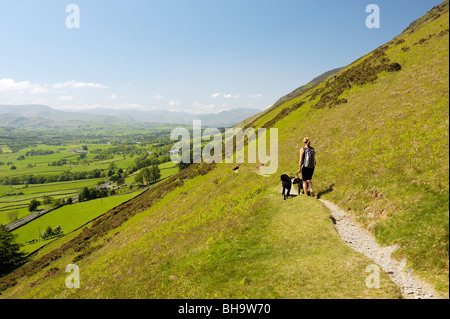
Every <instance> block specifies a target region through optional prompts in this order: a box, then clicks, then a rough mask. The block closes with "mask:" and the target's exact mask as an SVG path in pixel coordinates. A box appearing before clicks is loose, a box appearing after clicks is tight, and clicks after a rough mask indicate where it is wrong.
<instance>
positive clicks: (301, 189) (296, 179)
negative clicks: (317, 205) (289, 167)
mask: <svg viewBox="0 0 450 319" xmlns="http://www.w3.org/2000/svg"><path fill="white" fill-rule="evenodd" d="M292 184H298V194H299V195H300V193H301V192H302V191H303V180H302V179H301V178H299V177H296V178H294V180H293V181H292ZM304 193H305V191H303V194H304Z"/></svg>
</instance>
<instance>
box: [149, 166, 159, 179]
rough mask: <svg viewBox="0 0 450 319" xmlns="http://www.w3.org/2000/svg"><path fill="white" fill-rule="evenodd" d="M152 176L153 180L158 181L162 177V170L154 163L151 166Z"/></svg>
mask: <svg viewBox="0 0 450 319" xmlns="http://www.w3.org/2000/svg"><path fill="white" fill-rule="evenodd" d="M150 178H151V180H152V182H154V183H156V182H157V181H158V180H159V179H160V178H161V170H160V169H159V167H158V165H153V166H152V167H151V168H150Z"/></svg>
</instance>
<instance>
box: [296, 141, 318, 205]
mask: <svg viewBox="0 0 450 319" xmlns="http://www.w3.org/2000/svg"><path fill="white" fill-rule="evenodd" d="M303 144H304V147H303V148H301V149H300V161H299V169H298V173H297V174H299V173H301V174H302V180H303V191H304V192H305V195H308V187H309V191H310V193H309V194H310V196H312V197H314V191H313V186H312V177H313V175H314V168H315V166H316V159H315V151H314V148H313V147H311V140H310V138H309V137H305V138H304V139H303Z"/></svg>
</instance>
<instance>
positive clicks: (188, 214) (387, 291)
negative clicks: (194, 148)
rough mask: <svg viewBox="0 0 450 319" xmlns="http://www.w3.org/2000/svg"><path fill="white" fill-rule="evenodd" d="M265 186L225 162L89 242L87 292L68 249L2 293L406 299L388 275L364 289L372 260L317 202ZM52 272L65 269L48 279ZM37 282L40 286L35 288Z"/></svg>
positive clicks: (81, 263) (250, 171) (85, 270)
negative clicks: (71, 285)
mask: <svg viewBox="0 0 450 319" xmlns="http://www.w3.org/2000/svg"><path fill="white" fill-rule="evenodd" d="M244 181H245V183H244ZM267 181H268V180H267V179H264V178H263V177H261V176H258V175H257V174H255V172H253V169H252V168H248V167H247V168H243V169H242V171H241V172H240V173H239V174H235V173H234V172H233V171H232V167H231V166H230V165H223V166H220V167H218V168H217V169H215V170H214V171H212V172H210V173H209V174H208V175H205V176H199V177H196V178H194V179H192V180H189V181H187V182H185V183H184V186H182V187H180V188H178V189H176V190H174V191H173V192H171V193H169V194H167V195H166V196H165V197H164V198H162V199H161V200H160V201H159V202H157V203H156V204H155V205H153V206H152V207H151V208H150V209H148V210H146V211H144V212H142V213H140V214H137V215H135V216H134V217H132V218H131V219H129V220H128V221H127V222H125V223H124V224H123V225H121V226H120V227H118V228H116V229H113V230H111V231H110V232H109V233H108V234H107V235H106V236H103V237H101V238H98V239H94V240H92V241H90V242H89V247H92V248H95V250H94V252H93V253H92V254H90V255H88V256H87V257H85V258H83V259H82V260H80V261H77V262H76V263H77V265H79V267H80V271H81V273H82V276H83V277H82V278H83V279H82V283H81V288H80V289H78V290H76V291H69V290H68V289H65V288H64V285H63V283H64V280H65V279H64V278H65V276H66V274H65V273H64V269H65V266H66V265H67V264H69V263H71V262H72V261H73V259H74V258H75V257H76V256H77V254H78V252H76V251H73V250H69V251H66V252H65V253H64V255H63V256H62V257H61V258H59V259H58V260H57V261H55V262H53V263H52V264H51V265H49V266H48V268H46V269H44V270H43V271H41V272H40V273H39V274H36V275H34V276H32V277H30V278H29V279H27V280H26V281H20V282H19V284H18V285H17V286H16V287H15V288H13V289H12V290H9V291H6V292H4V293H3V296H5V297H8V296H10V295H9V294H10V293H14V296H15V297H22V298H23V297H33V298H48V297H52V298H55V297H56V298H98V297H100V298H398V297H399V291H398V288H396V287H395V285H394V284H393V283H392V282H391V281H390V280H389V279H388V277H387V276H386V275H385V274H382V278H381V288H380V289H369V288H367V287H366V286H365V280H366V277H367V276H368V273H366V272H365V269H366V267H367V266H368V265H370V264H372V262H371V261H370V260H368V259H366V258H365V257H364V256H362V255H360V254H357V253H355V252H353V251H352V250H351V249H350V248H348V247H347V246H346V245H345V244H344V243H343V242H342V241H341V240H340V239H339V236H338V235H337V234H336V232H335V230H334V225H333V223H332V221H331V219H330V218H329V216H330V213H329V211H328V210H327V209H326V208H325V207H324V206H323V205H322V204H321V203H320V202H318V201H316V200H314V199H311V198H306V197H297V198H291V199H290V200H288V201H283V200H282V197H281V195H280V194H279V193H278V187H276V188H269V189H266V187H267ZM206 185H208V186H209V187H205V186H206ZM264 189H266V190H264ZM142 196H145V194H144V195H142ZM142 196H141V197H142ZM141 200H144V201H145V197H143V198H141ZM186 203H190V204H189V209H186ZM63 228H64V227H63ZM96 247H99V248H98V249H97V248H96ZM41 255H42V254H41ZM50 268H57V269H59V270H58V271H56V272H55V273H53V274H52V275H50V276H49V275H47V269H50ZM44 279H45V280H44ZM31 282H37V283H39V284H38V285H33V287H30V286H29V283H31Z"/></svg>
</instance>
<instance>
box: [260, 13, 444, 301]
mask: <svg viewBox="0 0 450 319" xmlns="http://www.w3.org/2000/svg"><path fill="white" fill-rule="evenodd" d="M447 10H448V7H447ZM448 26H449V21H448V11H447V12H446V13H444V14H441V16H440V17H439V18H437V19H434V20H433V19H430V20H428V21H426V22H425V23H424V25H422V26H421V27H419V28H417V29H416V31H415V32H414V33H412V34H408V33H407V34H402V35H400V36H399V37H397V39H404V40H405V42H403V43H401V44H395V43H396V41H397V40H395V41H392V42H391V43H389V44H388V45H389V48H388V49H387V51H386V55H387V57H388V58H389V59H390V60H391V61H393V62H399V63H400V64H401V66H402V70H401V71H399V72H394V73H388V72H383V73H381V74H379V78H378V80H376V82H375V83H374V84H364V85H362V86H354V87H352V88H351V89H348V90H346V91H345V92H344V93H343V95H341V98H346V99H347V100H348V103H345V104H341V105H338V106H334V107H332V108H331V109H329V108H327V109H320V110H317V109H315V108H314V106H315V103H317V101H318V99H319V97H318V98H316V99H315V100H312V101H309V99H308V94H306V95H304V96H300V97H298V98H296V99H293V100H291V101H289V102H287V103H285V104H283V105H281V106H280V107H279V108H277V109H275V110H274V111H272V112H270V113H268V114H266V115H265V116H264V117H262V118H260V119H259V120H258V121H257V122H256V123H254V126H256V127H260V126H264V124H265V123H268V122H269V121H270V120H271V119H272V118H274V117H275V116H277V114H279V112H280V111H281V110H282V109H284V108H286V107H291V106H292V105H294V104H295V103H298V102H300V101H304V102H305V104H304V105H303V106H302V107H301V108H299V109H297V110H295V111H293V112H291V113H290V114H289V115H288V116H286V117H285V118H283V119H281V120H280V121H278V122H277V123H276V124H275V127H277V128H279V140H280V145H279V154H280V157H279V172H286V173H291V174H294V173H295V172H296V171H297V169H298V167H297V165H298V164H297V162H298V152H299V148H300V144H301V139H302V138H303V137H305V136H309V137H311V138H312V143H313V146H314V147H315V149H316V152H317V163H318V166H317V168H316V173H315V176H314V182H315V188H316V192H317V193H319V194H320V193H322V194H323V197H324V198H327V199H329V200H332V201H334V202H335V203H337V204H339V205H340V206H342V207H343V208H345V209H346V210H349V211H351V212H352V213H353V214H354V215H355V216H356V217H357V219H358V220H359V221H360V222H361V223H362V224H363V225H365V226H366V227H368V228H369V229H370V230H372V231H373V232H374V234H375V235H376V238H377V240H378V241H379V242H381V243H383V244H385V245H393V244H398V245H400V246H401V247H402V248H401V249H400V251H399V254H398V257H399V258H400V257H401V256H403V257H407V259H408V262H409V263H410V265H409V266H411V267H413V268H414V269H415V270H416V271H417V272H419V273H421V274H423V275H424V277H425V278H427V279H428V280H430V281H431V282H432V283H433V284H434V285H435V286H436V287H437V288H438V290H439V291H441V292H442V293H443V294H444V295H447V296H448V271H449V264H448V260H449V257H448V231H449V230H448V229H449V222H448V220H449V219H448V195H449V187H448V186H449V183H448V176H449V165H448V157H449V148H448V140H449V136H448V128H449V121H448V118H449V109H448V103H449V97H448V92H449V84H448V78H449V74H448V70H449V62H448V57H449V51H448ZM445 30H447V31H445ZM441 32H442V33H441ZM439 34H442V35H441V36H439ZM430 36H431V37H430ZM424 38H426V39H427V41H426V42H425V43H423V44H419V43H418V42H419V40H420V39H424ZM404 46H409V50H407V51H404V50H402V47H404ZM369 56H370V55H369ZM358 63H361V60H360V61H358ZM351 67H353V66H349V67H347V68H346V69H345V70H343V71H341V72H340V73H338V74H337V75H338V76H339V74H341V73H342V72H345V71H346V70H347V69H349V68H351ZM323 87H325V83H322V84H321V85H319V86H318V87H317V89H321V88H323ZM298 123H303V124H302V125H299V124H298ZM273 180H274V182H275V177H274V178H273Z"/></svg>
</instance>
